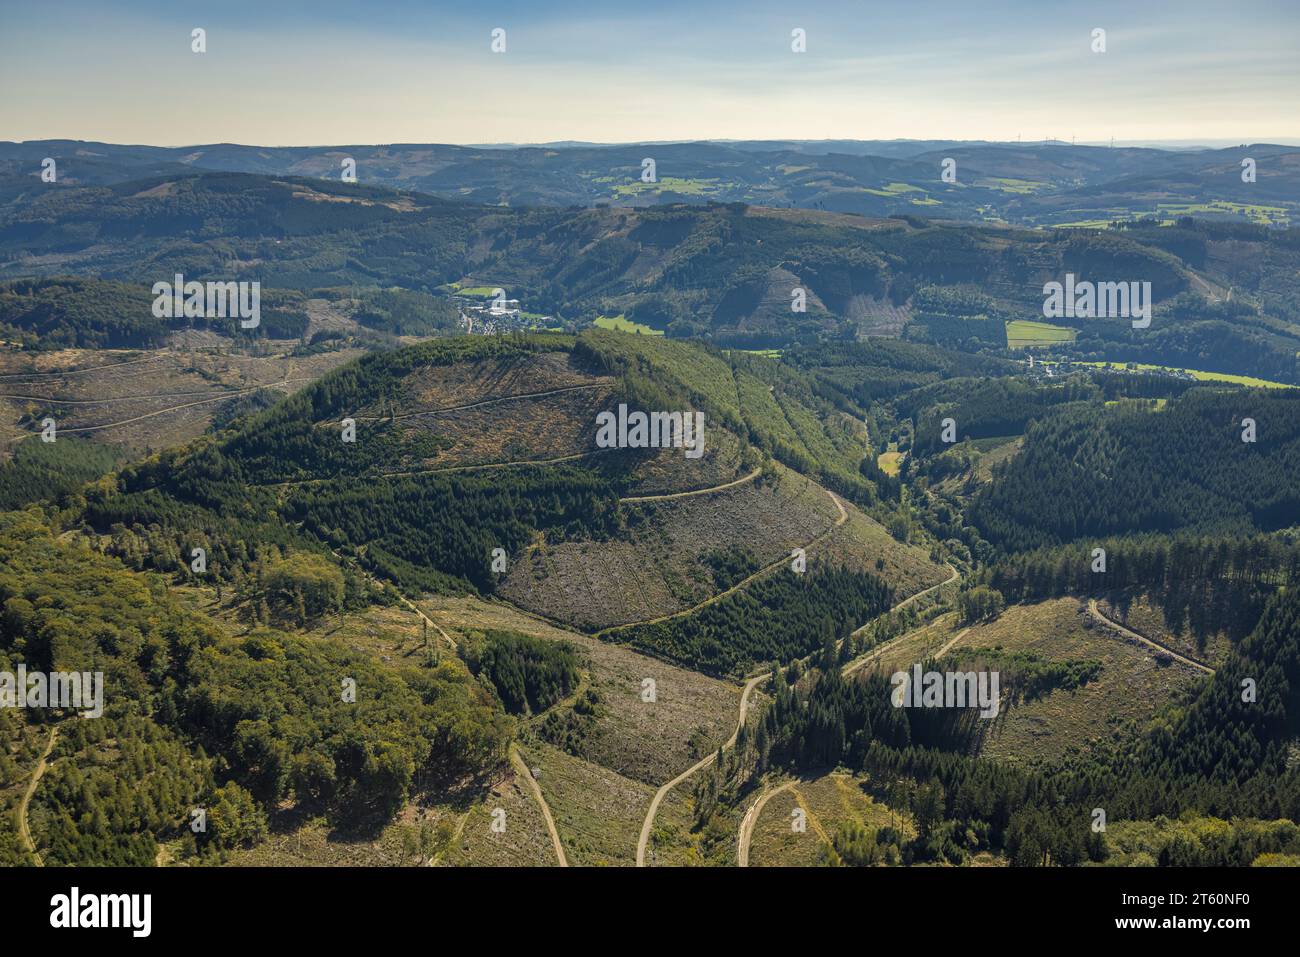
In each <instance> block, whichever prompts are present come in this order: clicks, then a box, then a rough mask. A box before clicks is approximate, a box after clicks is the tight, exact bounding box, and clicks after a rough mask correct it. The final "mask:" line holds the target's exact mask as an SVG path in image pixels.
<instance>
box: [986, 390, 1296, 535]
mask: <svg viewBox="0 0 1300 957" xmlns="http://www.w3.org/2000/svg"><path fill="white" fill-rule="evenodd" d="M1244 419H1252V420H1253V421H1254V441H1250V442H1246V441H1243V439H1242V437H1243V434H1244V433H1245V432H1246V427H1244V426H1243V424H1242V423H1243V420H1244ZM970 515H971V519H972V521H973V522H974V523H975V524H976V525H977V526H978V527H979V528H980V529H981V531H982V533H983V534H984V536H985V537H986V538H987V539H988V540H989V541H991V542H993V543H995V544H996V545H999V546H1001V547H1003V548H1007V549H1011V550H1022V549H1027V548H1034V547H1038V546H1041V545H1053V544H1059V543H1063V542H1072V541H1075V540H1077V539H1080V538H1086V537H1092V538H1104V537H1108V536H1112V535H1117V534H1123V533H1126V532H1172V531H1177V530H1188V531H1195V532H1201V533H1213V534H1219V535H1244V534H1248V533H1250V532H1253V531H1275V530H1277V529H1282V528H1288V527H1291V526H1295V525H1297V524H1300V394H1296V393H1295V392H1294V390H1285V391H1269V390H1250V391H1238V390H1220V389H1194V390H1191V391H1189V392H1187V393H1186V394H1184V395H1183V396H1182V397H1180V398H1176V399H1172V400H1170V401H1169V403H1168V404H1167V405H1166V406H1165V407H1164V408H1163V409H1161V410H1159V411H1154V410H1152V409H1151V408H1150V406H1148V405H1145V404H1121V405H1120V406H1117V407H1110V408H1107V409H1105V410H1104V411H1099V410H1098V408H1097V407H1096V406H1095V405H1092V406H1087V407H1074V408H1065V409H1063V410H1062V411H1060V412H1059V413H1058V414H1054V415H1048V416H1044V417H1043V418H1041V419H1040V420H1038V421H1037V422H1035V423H1034V424H1033V425H1032V426H1031V427H1030V429H1029V431H1028V434H1027V436H1026V440H1025V447H1024V450H1023V451H1022V452H1021V453H1020V454H1019V455H1018V456H1017V457H1016V458H1015V459H1014V460H1013V461H1012V462H1011V463H1010V464H1008V465H1006V466H1003V467H1000V468H999V469H998V471H997V473H996V479H995V481H994V482H993V483H992V485H990V486H989V487H988V488H987V489H985V490H984V491H983V492H981V493H980V494H979V495H978V496H977V497H976V499H975V501H974V502H973V503H972V506H971V510H970Z"/></svg>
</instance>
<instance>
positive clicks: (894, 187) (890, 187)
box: [863, 183, 923, 196]
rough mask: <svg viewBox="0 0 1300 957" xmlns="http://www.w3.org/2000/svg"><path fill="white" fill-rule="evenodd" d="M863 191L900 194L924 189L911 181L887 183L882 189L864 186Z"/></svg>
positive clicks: (877, 194)
mask: <svg viewBox="0 0 1300 957" xmlns="http://www.w3.org/2000/svg"><path fill="white" fill-rule="evenodd" d="M863 192H865V193H870V194H871V195H872V196H900V195H902V194H903V193H920V192H923V190H922V189H921V187H919V186H913V185H912V184H911V183H887V184H885V186H884V187H883V188H882V189H872V188H871V187H869V186H868V187H863Z"/></svg>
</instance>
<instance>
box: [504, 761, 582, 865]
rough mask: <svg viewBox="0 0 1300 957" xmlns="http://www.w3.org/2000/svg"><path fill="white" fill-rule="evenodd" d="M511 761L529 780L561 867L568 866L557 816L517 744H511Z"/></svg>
mask: <svg viewBox="0 0 1300 957" xmlns="http://www.w3.org/2000/svg"><path fill="white" fill-rule="evenodd" d="M510 763H511V764H512V765H513V766H514V769H515V771H516V772H517V773H518V774H519V775H520V776H521V777H523V779H524V781H526V782H527V784H528V787H529V790H531V791H532V793H533V800H534V801H536V802H537V806H538V807H539V808H541V809H542V817H544V818H545V819H546V830H548V831H550V832H551V844H552V845H553V846H554V847H555V859H556V860H557V861H559V863H560V866H561V867H568V866H569V859H568V858H567V857H565V856H564V845H563V844H561V843H560V832H559V831H558V830H556V828H555V818H553V817H551V808H550V806H549V805H548V804H547V803H546V798H545V797H544V796H543V795H542V789H541V787H539V786H538V784H537V779H536V778H534V777H533V772H532V771H530V770H529V768H528V764H527V763H526V762H525V761H524V758H523V755H522V754H520V753H519V746H518V745H517V744H511V745H510Z"/></svg>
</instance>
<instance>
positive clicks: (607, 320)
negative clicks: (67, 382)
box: [592, 313, 664, 336]
mask: <svg viewBox="0 0 1300 957" xmlns="http://www.w3.org/2000/svg"><path fill="white" fill-rule="evenodd" d="M592 325H594V326H596V328H598V329H612V330H613V331H615V332H631V333H635V334H636V335H640V336H662V335H663V334H664V331H663V330H662V329H653V328H651V327H650V326H647V325H645V324H644V323H640V322H633V321H632V320H631V319H627V318H625V317H624V316H623V315H622V314H621V313H620V314H619V315H617V316H597V317H596V319H595V320H594V321H593V322H592Z"/></svg>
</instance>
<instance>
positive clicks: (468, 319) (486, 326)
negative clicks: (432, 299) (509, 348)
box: [456, 296, 554, 336]
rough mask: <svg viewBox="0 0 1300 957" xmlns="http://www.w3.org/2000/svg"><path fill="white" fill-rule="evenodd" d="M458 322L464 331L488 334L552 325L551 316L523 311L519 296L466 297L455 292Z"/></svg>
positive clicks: (467, 333) (473, 333)
mask: <svg viewBox="0 0 1300 957" xmlns="http://www.w3.org/2000/svg"><path fill="white" fill-rule="evenodd" d="M456 302H457V304H458V305H459V307H460V325H461V329H463V330H464V332H465V334H466V335H471V336H473V335H479V336H491V335H496V334H497V333H501V332H514V331H517V330H523V329H535V328H538V327H543V328H545V327H546V326H549V325H554V320H553V319H552V317H551V316H536V315H531V314H526V313H525V312H524V311H523V309H521V308H520V305H519V300H518V299H503V298H493V299H486V300H483V299H469V298H467V297H465V296H457V297H456Z"/></svg>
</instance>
